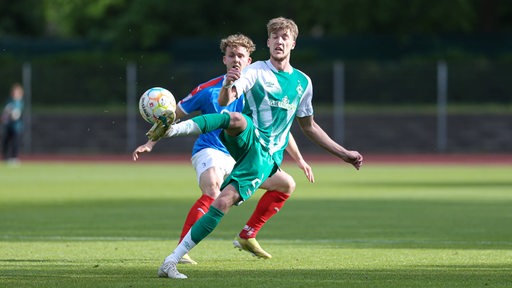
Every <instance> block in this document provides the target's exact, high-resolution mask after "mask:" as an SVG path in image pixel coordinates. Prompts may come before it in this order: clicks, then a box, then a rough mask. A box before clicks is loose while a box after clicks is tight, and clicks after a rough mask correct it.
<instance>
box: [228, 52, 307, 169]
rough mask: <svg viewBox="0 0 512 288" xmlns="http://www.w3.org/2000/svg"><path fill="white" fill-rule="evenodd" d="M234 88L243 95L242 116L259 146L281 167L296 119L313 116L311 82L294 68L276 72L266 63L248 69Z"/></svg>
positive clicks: (256, 64)
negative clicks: (251, 123)
mask: <svg viewBox="0 0 512 288" xmlns="http://www.w3.org/2000/svg"><path fill="white" fill-rule="evenodd" d="M234 86H235V87H236V90H237V95H242V94H243V95H244V101H245V103H244V109H243V113H244V114H245V115H247V116H249V117H251V118H252V120H253V122H254V126H255V127H256V130H255V132H256V135H257V137H258V139H259V141H260V143H261V144H262V145H263V147H266V148H267V149H268V151H269V153H270V154H271V155H272V157H273V158H274V160H275V161H276V163H277V164H278V165H281V162H282V161H283V152H284V149H285V148H286V146H287V145H288V135H289V131H290V127H291V125H292V123H293V120H294V118H295V116H297V117H306V116H311V115H313V106H312V104H311V99H312V97H313V87H312V83H311V79H310V78H309V76H307V75H306V74H304V73H303V72H302V71H299V70H297V69H295V68H292V72H291V73H289V72H284V71H277V69H276V68H275V67H274V66H273V65H272V63H271V62H270V60H267V61H257V62H255V63H253V64H251V65H249V66H247V67H246V68H245V69H244V71H243V73H242V76H241V77H240V79H238V80H237V81H235V83H234Z"/></svg>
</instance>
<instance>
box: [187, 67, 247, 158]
mask: <svg viewBox="0 0 512 288" xmlns="http://www.w3.org/2000/svg"><path fill="white" fill-rule="evenodd" d="M223 80H224V76H219V77H217V78H213V79H211V80H210V81H208V82H205V83H203V84H200V85H199V86H197V87H196V88H195V89H194V90H192V92H190V94H188V96H187V97H185V98H184V99H183V100H181V101H180V102H178V106H179V107H180V108H181V110H183V112H185V113H186V114H190V113H192V112H195V111H199V112H201V114H212V113H221V112H222V111H229V112H241V111H242V109H243V106H244V102H243V97H239V98H238V99H236V100H235V101H233V102H232V103H230V104H229V105H228V106H220V105H219V102H218V101H217V99H218V98H219V92H220V89H221V88H222V81H223ZM221 130H222V129H218V130H215V131H211V132H208V133H205V134H200V135H199V137H198V138H197V140H196V142H195V143H194V148H193V149H192V155H194V154H196V153H197V152H199V151H201V150H202V149H205V148H213V149H217V150H219V151H222V152H224V153H226V154H229V152H228V150H226V147H224V144H222V142H221V141H220V139H219V134H220V132H221Z"/></svg>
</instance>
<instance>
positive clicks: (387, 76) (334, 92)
mask: <svg viewBox="0 0 512 288" xmlns="http://www.w3.org/2000/svg"><path fill="white" fill-rule="evenodd" d="M295 67H296V68H298V69H300V70H302V71H304V72H306V73H307V74H308V75H309V76H310V77H311V78H312V80H313V83H314V91H315V97H314V104H315V106H316V107H321V108H320V109H318V110H317V111H320V112H317V114H316V116H315V117H319V116H320V115H319V114H318V113H321V114H322V115H321V116H324V117H325V120H322V121H324V124H325V125H326V127H327V128H326V130H327V132H328V133H329V134H331V135H332V136H333V137H334V138H335V139H337V140H339V141H345V139H347V141H348V143H350V144H354V145H357V144H361V145H362V146H364V147H366V149H368V150H370V152H402V151H406V152H433V151H437V152H457V151H465V152H511V151H512V141H511V140H510V139H509V138H510V137H512V127H511V126H512V121H510V115H509V114H510V109H508V110H506V109H505V112H501V113H499V114H501V116H503V117H504V118H503V119H502V120H500V118H498V119H497V120H496V121H497V122H496V123H498V125H495V124H489V123H494V122H487V121H486V119H489V117H491V116H492V117H495V116H496V115H491V116H490V114H493V113H490V112H492V111H486V112H485V113H474V112H472V113H470V114H472V115H471V117H472V118H471V119H475V120H474V121H475V122H474V123H480V124H482V123H487V124H486V125H487V127H485V128H482V129H484V130H485V129H487V130H488V132H487V134H489V133H491V132H489V131H491V130H492V131H494V132H492V133H491V134H492V135H501V136H496V137H495V138H496V143H494V144H490V145H487V146H485V147H483V146H481V147H482V149H481V150H480V151H479V148H478V147H479V146H476V147H473V146H471V145H470V144H471V143H470V142H471V141H477V142H478V141H481V140H482V139H484V137H489V135H480V134H485V132H482V133H480V134H479V133H473V134H471V133H469V134H471V136H470V137H469V139H468V137H466V136H465V135H466V134H468V133H466V134H464V137H465V138H464V137H460V135H458V133H460V132H461V131H460V129H462V128H458V127H450V125H453V124H454V122H453V121H452V122H450V121H451V120H450V119H451V118H453V119H458V118H455V116H457V117H458V116H460V112H453V113H452V112H450V111H449V110H448V109H447V105H451V104H454V105H465V104H472V105H477V106H484V105H491V107H492V105H496V107H499V106H508V107H511V105H512V83H511V81H509V79H510V76H511V75H512V65H507V64H504V63H502V62H489V61H474V62H472V63H468V62H463V63H446V62H444V61H432V62H421V63H401V62H374V61H371V62H364V61H357V62H346V63H343V62H321V63H297V64H296V66H295ZM223 72H224V67H223V66H222V64H221V63H220V61H219V62H201V63H193V62H192V63H187V64H173V63H163V64H161V63H160V64H159V63H150V64H141V63H136V62H133V63H132V62H130V63H126V62H123V61H112V62H102V63H81V64H76V63H52V64H49V63H21V64H20V63H12V65H5V66H4V67H3V69H1V70H0V77H1V79H3V80H2V81H1V82H0V88H1V91H5V95H7V93H8V87H9V86H10V85H11V83H12V82H22V83H23V85H24V86H25V90H26V102H27V103H26V104H27V110H26V113H25V122H26V125H25V127H26V129H25V134H24V150H25V153H46V152H48V153H59V152H73V153H80V152H81V151H84V152H87V153H89V152H93V153H102V152H112V151H125V150H129V149H130V147H134V145H136V143H138V141H141V135H142V136H143V132H141V129H145V126H142V127H141V125H143V124H140V123H141V122H140V117H139V115H138V112H137V106H136V103H137V100H138V95H140V94H141V93H142V92H143V91H145V90H146V89H147V88H149V87H153V86H163V87H166V88H168V89H169V90H171V91H172V92H173V94H174V95H175V96H176V98H177V99H178V100H179V99H181V98H183V97H184V96H186V95H187V94H188V92H189V91H190V90H191V89H193V88H194V87H195V86H196V85H198V84H199V83H202V82H205V81H206V80H208V79H210V78H213V77H215V76H217V75H219V74H222V73H223ZM358 105H362V107H367V108H368V107H370V108H368V109H367V110H364V109H363V110H357V109H356V110H354V111H351V110H350V109H347V107H350V106H358ZM421 106H432V107H434V109H433V110H432V111H431V112H425V111H424V110H422V109H420V110H418V111H416V110H415V108H410V107H421ZM33 107H36V108H37V107H45V108H42V109H33ZM48 107H54V109H51V113H46V112H45V109H48ZM70 107H72V108H70ZM77 107H78V108H77ZM79 107H87V109H84V112H83V113H82V112H81V111H80V109H79ZM107 107H121V109H120V110H117V111H115V112H111V114H110V115H112V117H115V118H116V121H118V125H117V126H116V127H115V129H116V131H114V130H112V131H108V133H107V134H113V133H114V135H115V137H116V138H117V141H111V143H115V144H112V145H113V147H110V146H109V144H108V143H110V142H107V143H106V144H101V145H98V146H102V145H103V146H102V148H99V147H98V148H97V149H90V147H95V145H96V144H94V141H88V142H87V143H89V144H87V145H89V146H87V147H83V146H81V145H83V141H82V143H80V142H78V143H74V144H73V143H70V144H69V145H70V146H73V145H74V146H73V147H60V148H61V149H60V150H59V149H57V150H55V149H50V148H49V147H48V146H49V145H48V144H46V146H44V147H41V146H38V145H39V144H37V143H38V141H39V140H41V139H39V138H40V137H42V136H38V137H37V138H38V139H34V134H36V133H37V134H38V135H47V136H46V137H52V136H51V135H52V131H48V132H47V133H46V134H45V133H42V132H41V131H39V130H40V129H42V128H36V126H37V125H39V124H40V123H37V122H38V121H35V120H34V119H35V118H37V117H39V118H38V119H42V118H41V117H43V116H44V117H43V118H44V119H47V120H46V121H50V120H48V119H52V118H51V117H53V118H59V119H60V120H59V121H66V120H62V119H74V118H76V117H78V116H80V115H78V114H82V115H88V116H89V117H96V118H101V117H103V116H105V113H106V110H108V109H110V108H107ZM371 107H377V108H378V107H387V108H390V109H389V110H390V111H386V109H377V110H374V109H371ZM394 107H405V108H402V109H393V108H394ZM70 111H72V112H71V113H70ZM375 111H377V112H375ZM507 111H508V112H507ZM489 113H490V114H489ZM426 114H428V115H426ZM455 114H458V115H455ZM503 114H505V115H503ZM404 115H405V116H407V117H410V116H418V117H419V118H421V117H425V116H426V117H427V118H426V120H425V121H427V122H428V123H426V124H424V125H423V124H422V125H419V126H417V128H413V129H420V130H421V129H426V128H424V127H428V129H429V131H419V133H413V134H414V135H408V136H406V137H410V138H415V137H416V138H418V139H416V140H417V143H425V142H426V141H425V139H422V137H424V136H421V135H422V134H423V135H430V136H429V137H428V142H431V143H434V144H432V145H428V147H423V146H422V145H421V144H420V145H417V144H414V143H415V141H412V140H414V139H409V140H410V142H411V143H413V144H411V145H415V146H418V147H417V149H415V148H414V147H406V148H404V147H401V146H400V145H396V144H397V143H400V141H403V139H400V133H395V132H391V131H394V130H395V129H398V130H402V129H403V127H402V128H401V127H400V125H403V124H404V123H402V122H396V121H395V120H396V119H399V118H400V117H403V116H404ZM384 116H386V117H385V118H386V119H388V122H387V123H388V124H387V125H388V126H380V125H382V124H383V123H384V122H381V123H375V121H384V118H382V117H384ZM48 117H50V118H48ZM66 117H67V118H66ZM365 117H366V118H365ZM379 117H380V118H379ZM419 118H418V119H419ZM81 119H83V117H82V118H81ZM347 119H357V120H351V121H359V122H365V120H364V119H368V120H369V119H372V120H370V121H369V122H368V123H367V124H366V127H359V126H358V124H356V123H353V122H347ZM375 119H377V120H375ZM378 119H380V120H378ZM69 121H74V120H69ZM77 121H78V120H77ZM83 121H90V120H83ZM371 121H373V124H372V122H371ZM418 121H419V120H418ZM471 121H473V120H471ZM119 122H120V123H119ZM503 122H504V123H503ZM499 123H502V124H501V125H500V124H499ZM462 124H464V123H462ZM368 125H370V126H368ZM371 125H373V126H376V125H377V126H379V127H380V128H379V130H378V131H375V130H373V129H372V127H373V126H371ZM354 127H358V128H357V129H358V130H360V129H363V130H367V131H371V132H369V133H377V134H381V135H382V137H381V138H379V137H377V138H375V139H374V140H373V141H374V142H376V143H373V146H372V145H368V143H358V142H357V141H355V140H354V139H351V138H356V137H361V136H359V134H358V133H355V132H354V129H355V128H354ZM34 129H37V130H38V131H37V132H35V131H34ZM47 129H51V128H47ZM98 129H102V128H98ZM105 129H114V128H113V127H108V128H105ZM467 129H470V130H471V129H473V130H474V129H475V127H467ZM119 130H123V131H119ZM476 130H478V129H476ZM484 130H483V131H484ZM422 132H423V133H422ZM115 133H118V134H115ZM395 134H396V135H395ZM55 135H58V134H55ZM97 135H103V133H100V131H98V133H96V136H92V137H96V138H97V137H100V136H97ZM390 135H395V136H393V137H395V138H396V139H395V138H393V137H391V136H390ZM402 136H403V135H402ZM62 137H66V136H62ZM68 137H69V136H68ZM389 137H391V139H388V138H389ZM493 137H494V136H493ZM52 138H53V137H52ZM78 138H80V137H78ZM365 138H367V139H368V137H365ZM461 138H462V139H464V140H460V139H461ZM383 140H385V141H383ZM487 140H489V139H487ZM52 141H54V142H55V143H66V141H59V139H58V138H55V139H52ZM97 141H101V140H100V139H98V140H97ZM120 142H123V143H124V144H122V145H121V146H122V147H126V149H125V148H121V149H120V147H119V146H116V145H120V144H119V143H120ZM464 142H467V144H468V145H469V146H467V147H470V148H467V149H465V148H464ZM453 143H458V144H457V145H453ZM45 147H46V148H45ZM45 149H46V150H45ZM187 149H188V148H187ZM395 150H396V151H395ZM185 151H187V150H185Z"/></svg>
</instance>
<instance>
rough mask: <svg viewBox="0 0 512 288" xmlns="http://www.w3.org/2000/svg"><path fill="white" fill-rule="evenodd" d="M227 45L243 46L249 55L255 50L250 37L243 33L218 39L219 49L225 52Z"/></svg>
mask: <svg viewBox="0 0 512 288" xmlns="http://www.w3.org/2000/svg"><path fill="white" fill-rule="evenodd" d="M227 47H244V48H245V49H247V51H248V52H249V55H250V54H251V53H252V52H254V50H256V45H255V44H254V43H253V42H252V40H251V38H249V37H247V36H245V35H244V34H240V33H238V34H233V35H229V36H228V37H226V38H224V39H222V40H220V51H222V53H226V48H227Z"/></svg>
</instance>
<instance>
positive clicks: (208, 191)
mask: <svg viewBox="0 0 512 288" xmlns="http://www.w3.org/2000/svg"><path fill="white" fill-rule="evenodd" d="M201 191H202V192H203V194H204V195H207V196H210V197H212V198H213V199H216V198H217V197H219V194H220V190H219V188H218V187H213V186H212V187H207V188H203V189H201Z"/></svg>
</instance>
